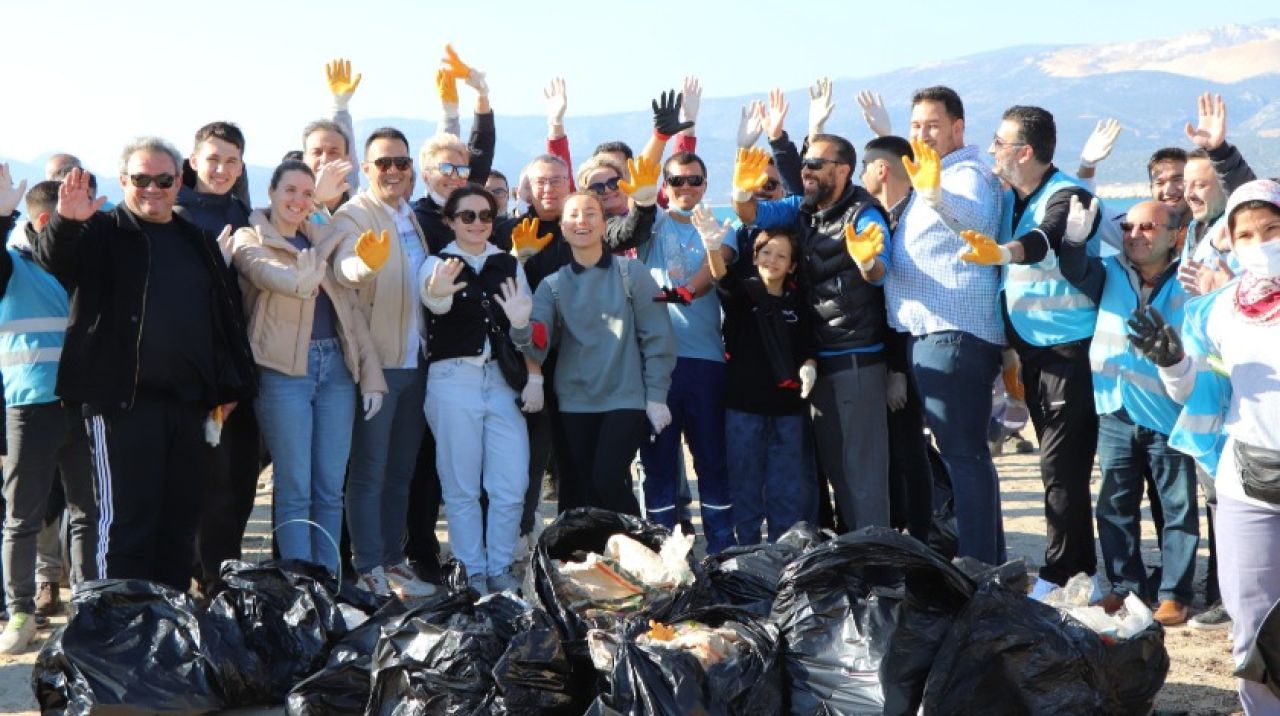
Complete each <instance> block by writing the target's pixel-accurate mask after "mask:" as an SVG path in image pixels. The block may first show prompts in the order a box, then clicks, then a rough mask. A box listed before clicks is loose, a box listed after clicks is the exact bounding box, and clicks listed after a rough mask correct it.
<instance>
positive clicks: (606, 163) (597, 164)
mask: <svg viewBox="0 0 1280 716" xmlns="http://www.w3.org/2000/svg"><path fill="white" fill-rule="evenodd" d="M601 169H608V170H610V171H612V172H613V173H614V174H617V175H618V178H619V179H625V178H627V169H626V167H624V166H622V165H621V164H619V163H618V162H617V161H616V160H614V159H611V158H609V157H606V156H602V155H600V154H597V155H595V156H594V157H591V158H590V159H588V160H587V161H586V162H584V163H583V164H582V166H580V167H578V186H580V187H585V186H586V185H587V179H588V178H589V177H590V176H591V175H592V174H595V173H596V172H598V171H600V170H601Z"/></svg>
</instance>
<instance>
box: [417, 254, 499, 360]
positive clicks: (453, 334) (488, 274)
mask: <svg viewBox="0 0 1280 716" xmlns="http://www.w3.org/2000/svg"><path fill="white" fill-rule="evenodd" d="M440 256H441V258H447V257H449V256H457V254H452V253H449V252H447V251H446V252H443V253H441V254H440ZM458 258H459V260H461V261H462V273H460V274H458V278H457V282H458V283H464V284H466V285H467V287H466V288H464V289H462V290H461V291H459V292H458V293H455V294H453V305H452V307H450V309H449V311H448V313H444V314H442V315H436V314H434V313H432V312H430V311H427V335H428V337H427V362H428V363H435V362H436V361H441V360H446V359H448V358H466V357H471V356H478V355H480V354H482V353H484V343H485V339H486V338H488V339H491V340H505V341H510V340H511V338H510V337H509V336H508V333H509V331H510V330H511V323H510V322H509V321H508V320H507V314H506V312H505V311H503V310H502V307H501V306H499V305H498V302H497V301H495V300H494V296H501V295H502V284H503V283H504V282H505V281H506V280H507V279H513V278H515V276H516V266H517V263H516V257H514V256H512V255H511V254H493V255H491V256H489V257H487V258H486V259H485V261H484V267H483V268H482V270H481V271H480V273H478V274H477V273H476V272H475V271H474V270H472V268H471V264H468V263H467V262H466V261H465V260H463V259H462V257H460V256H459V257H458ZM491 321H496V322H497V324H498V328H497V330H496V331H495V330H494V329H493V327H492V324H491ZM495 334H496V335H495ZM512 347H513V348H514V346H512ZM497 350H498V347H497V346H492V347H491V348H490V352H491V353H493V354H496V352H497Z"/></svg>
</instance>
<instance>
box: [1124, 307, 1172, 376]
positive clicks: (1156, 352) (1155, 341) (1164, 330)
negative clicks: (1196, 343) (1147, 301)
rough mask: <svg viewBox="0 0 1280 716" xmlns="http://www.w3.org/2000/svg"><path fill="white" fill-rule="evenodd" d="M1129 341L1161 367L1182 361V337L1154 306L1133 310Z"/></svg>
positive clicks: (1130, 320)
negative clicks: (1144, 309) (1179, 336)
mask: <svg viewBox="0 0 1280 716" xmlns="http://www.w3.org/2000/svg"><path fill="white" fill-rule="evenodd" d="M1129 330H1130V331H1131V333H1130V334H1129V342H1130V343H1132V344H1133V347H1134V348H1137V349H1138V352H1139V353H1141V354H1142V355H1144V356H1146V357H1147V358H1148V359H1150V360H1151V362H1152V363H1155V364H1156V365H1157V366H1159V367H1161V368H1169V367H1172V366H1175V365H1177V364H1178V363H1180V362H1181V361H1182V358H1183V357H1184V356H1185V355H1186V352H1185V351H1183V350H1182V339H1181V338H1178V332H1177V331H1175V330H1173V326H1170V325H1169V324H1168V323H1167V322H1166V321H1165V320H1164V316H1161V315H1160V312H1159V311H1157V310H1156V309H1155V308H1154V307H1150V306H1148V307H1147V309H1146V311H1145V312H1144V311H1143V310H1142V309H1141V308H1139V309H1138V310H1136V311H1134V312H1133V316H1132V317H1131V318H1130V319H1129Z"/></svg>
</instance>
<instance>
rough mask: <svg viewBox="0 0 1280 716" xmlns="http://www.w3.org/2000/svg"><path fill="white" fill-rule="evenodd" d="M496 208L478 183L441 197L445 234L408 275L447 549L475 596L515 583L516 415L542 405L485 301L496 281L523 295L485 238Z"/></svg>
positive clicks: (520, 422) (511, 265)
mask: <svg viewBox="0 0 1280 716" xmlns="http://www.w3.org/2000/svg"><path fill="white" fill-rule="evenodd" d="M497 213H498V203H497V201H496V200H495V199H494V198H493V195H492V194H490V193H489V192H488V191H486V190H484V189H482V188H480V187H478V186H474V185H472V186H465V187H462V188H460V189H457V190H456V191H454V192H453V193H451V194H450V195H449V199H448V200H447V201H445V203H444V207H443V211H442V214H443V216H444V221H445V222H446V223H447V224H448V225H449V228H450V230H451V233H452V235H453V237H454V239H453V241H452V242H450V243H449V245H448V246H446V247H444V249H443V250H442V251H441V252H440V254H439V255H437V256H431V257H430V258H428V259H427V260H426V262H425V263H423V264H422V268H421V269H420V270H419V272H418V294H419V296H420V297H421V299H422V303H423V305H425V306H426V307H427V312H428V314H427V397H426V414H427V424H428V425H430V426H431V433H432V434H433V435H434V436H435V439H436V469H437V470H438V471H439V474H440V487H441V490H442V494H443V496H444V501H445V504H446V505H448V509H449V545H450V546H451V548H452V550H453V554H454V555H455V556H456V557H457V558H458V559H459V560H461V561H462V564H463V565H464V566H465V567H466V568H467V575H468V581H469V582H470V584H471V587H472V588H473V589H475V590H476V591H477V592H478V593H480V594H488V593H489V592H501V591H513V592H514V591H516V590H517V589H518V588H519V586H520V583H519V580H518V579H516V578H515V577H514V576H513V575H512V574H511V560H512V553H513V550H514V548H515V544H516V537H517V535H518V534H519V530H520V515H521V512H522V509H523V506H524V494H525V489H526V487H527V486H528V468H529V435H528V432H527V429H526V426H525V420H524V417H523V416H522V415H521V414H520V411H521V410H522V409H523V410H524V411H526V412H531V413H532V412H537V411H539V410H541V409H542V375H541V370H540V368H539V367H538V364H537V363H535V362H534V361H532V360H529V359H526V358H525V357H524V356H523V355H522V354H521V353H520V352H519V351H517V350H516V347H515V346H514V345H513V344H512V343H511V339H510V337H509V336H508V335H507V330H508V328H509V324H508V321H507V317H506V314H505V313H504V312H503V311H502V310H501V309H500V308H498V306H497V304H496V302H495V297H498V296H500V295H501V291H502V288H503V287H504V286H508V285H509V286H512V287H515V288H516V289H517V290H518V291H520V292H523V293H528V291H529V284H528V282H527V281H526V280H525V277H524V269H523V267H521V266H520V262H519V261H517V260H516V257H514V256H512V255H511V254H509V253H506V252H503V251H501V250H500V249H498V248H497V247H496V246H494V245H493V244H491V243H489V237H490V236H491V235H492V234H493V223H494V220H495V219H496V216H497ZM482 490H483V491H484V492H485V493H486V494H488V497H489V504H488V512H487V519H485V518H484V517H483V516H482V513H481V505H480V493H481V491H482Z"/></svg>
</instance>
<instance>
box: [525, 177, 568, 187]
mask: <svg viewBox="0 0 1280 716" xmlns="http://www.w3.org/2000/svg"><path fill="white" fill-rule="evenodd" d="M529 183H530V184H531V185H533V186H535V187H537V188H539V189H546V188H547V187H554V188H556V189H559V188H560V187H562V186H564V185H565V184H568V183H569V179H568V177H550V178H545V177H544V178H540V179H534V180H533V181H531V182H529Z"/></svg>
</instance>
